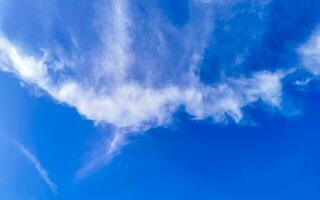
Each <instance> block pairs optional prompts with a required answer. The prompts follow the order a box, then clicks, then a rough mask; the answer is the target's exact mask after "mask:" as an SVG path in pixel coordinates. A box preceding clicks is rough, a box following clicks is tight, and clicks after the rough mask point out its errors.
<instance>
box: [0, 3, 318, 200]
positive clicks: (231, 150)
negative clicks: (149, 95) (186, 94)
mask: <svg viewBox="0 0 320 200" xmlns="http://www.w3.org/2000/svg"><path fill="white" fill-rule="evenodd" d="M106 2H107V3H106ZM108 2H109V3H108ZM110 2H113V3H110ZM114 2H116V0H114V1H112V0H110V1H100V0H95V1H92V2H91V1H90V2H88V1H84V0H80V1H77V0H69V1H62V0H58V1H49V0H48V1H40V0H32V1H28V2H26V1H23V0H14V1H11V0H3V2H1V1H0V12H1V13H0V65H2V66H5V65H7V63H9V64H8V65H12V66H14V65H15V62H13V61H11V62H7V60H8V58H6V55H7V54H6V53H4V52H6V50H4V49H5V48H4V47H2V46H1V45H3V44H2V41H1V39H2V37H6V38H7V39H8V40H10V41H11V42H12V44H14V45H17V46H19V47H20V48H19V49H20V50H21V52H22V51H25V52H27V53H25V54H26V55H28V56H30V55H35V57H39V56H40V57H41V55H42V54H43V53H44V52H45V51H44V49H49V51H51V52H52V57H50V60H49V61H47V62H48V63H50V64H52V63H54V64H55V63H58V62H64V61H66V60H67V59H66V58H67V57H71V58H72V59H70V60H67V61H66V65H67V66H68V67H70V68H66V69H65V71H64V69H63V70H61V69H59V68H57V69H56V68H49V70H48V71H49V73H52V74H53V75H52V77H54V80H55V81H54V83H56V82H59V81H60V80H62V79H64V78H65V77H67V78H66V80H72V78H73V77H72V76H74V77H76V78H75V79H76V80H83V82H81V83H82V84H83V85H84V84H85V83H88V82H90V81H91V79H89V78H88V77H89V75H88V76H87V74H89V73H88V72H90V71H93V72H94V73H97V71H96V68H94V67H93V66H94V65H95V64H97V63H98V62H100V61H101V60H102V58H101V57H103V56H104V55H106V54H108V53H110V52H111V51H112V50H114V51H115V52H116V53H114V54H112V52H111V54H112V56H111V59H112V57H117V56H119V57H120V58H121V59H120V61H119V60H117V61H116V62H115V63H116V64H119V63H121V60H124V59H126V58H127V57H126V56H125V55H126V53H127V52H126V51H125V53H123V51H121V50H118V49H117V48H116V47H114V48H111V50H110V49H108V50H107V51H106V53H102V54H99V52H101V51H103V50H101V49H103V47H101V45H100V44H104V43H107V44H109V43H110V44H113V43H112V42H114V41H116V42H118V43H116V44H119V46H120V47H121V48H127V47H123V46H121V45H122V44H123V43H125V42H128V41H130V40H126V41H125V42H122V41H120V42H119V41H118V40H117V39H118V37H117V31H120V32H121V31H122V28H123V27H124V26H125V25H123V24H126V23H129V22H127V21H125V20H123V19H122V18H121V16H122V15H121V14H118V15H114V16H113V15H112V16H111V17H110V16H109V15H107V14H106V15H104V13H108V12H111V10H112V7H113V6H114V7H117V6H122V5H120V4H121V3H120V4H116V3H114ZM118 2H122V3H123V4H125V3H124V2H131V1H125V0H119V1H118ZM104 4H107V6H106V9H101V5H104ZM109 4H110V5H111V6H110V5H109ZM128 4H129V3H128ZM135 6H136V7H135ZM319 10H320V1H316V0H305V1H301V0H300V1H299V0H270V1H261V2H260V1H245V0H230V1H225V2H221V3H219V1H214V0H213V1H205V0H203V1H200V0H198V1H196V0H188V1H187V0H176V1H170V0H158V1H157V0H154V1H145V0H136V1H132V2H131V3H130V5H129V6H127V10H125V9H124V11H123V10H121V11H123V12H136V13H134V14H132V16H134V17H133V18H134V19H139V20H141V26H146V27H147V28H146V30H148V31H146V32H145V33H144V34H145V35H143V36H141V38H145V40H148V41H144V40H141V41H140V39H141V38H140V36H139V34H137V32H134V31H135V30H134V29H133V28H132V27H133V26H134V25H135V23H137V24H138V22H135V21H134V20H132V22H130V23H131V25H130V26H129V28H128V30H126V31H127V32H130V31H131V32H130V33H132V34H129V35H130V36H132V38H131V39H132V40H138V42H137V44H139V42H141V48H142V47H144V46H146V47H149V46H148V44H149V43H150V44H158V45H157V46H155V47H154V49H153V48H150V49H148V51H151V50H155V52H156V53H154V54H153V53H150V54H148V53H145V52H144V49H140V51H137V52H139V53H140V52H141V55H140V54H139V55H137V58H138V59H137V58H136V59H137V60H139V59H141V60H143V61H139V62H137V63H139V64H141V63H142V64H145V66H143V67H144V68H143V67H142V68H141V67H139V70H141V69H142V72H143V70H144V69H145V71H148V69H149V68H148V64H150V63H151V64H154V63H156V64H157V65H156V66H157V67H159V66H160V67H161V66H162V65H165V64H168V65H170V66H164V67H167V68H166V69H165V70H164V71H160V70H159V76H160V74H161V72H166V70H168V71H170V73H171V71H173V72H172V74H174V72H175V71H176V73H177V74H174V75H173V76H174V77H171V78H172V79H170V80H169V81H168V82H169V83H170V86H171V85H175V80H176V79H177V77H178V79H179V72H180V71H188V70H189V69H187V68H186V69H185V68H183V67H184V66H183V64H181V65H180V63H187V62H182V61H181V62H180V61H179V59H182V60H186V59H188V56H185V55H188V54H187V53H188V52H189V50H190V49H191V48H194V49H196V50H197V52H201V53H202V56H201V58H202V59H201V62H199V63H198V65H199V66H198V67H199V69H198V71H197V75H198V76H199V82H200V83H201V84H202V85H206V86H208V87H209V86H215V85H216V84H221V83H222V84H223V83H228V81H230V79H228V78H229V77H232V78H233V79H238V78H239V80H243V79H240V78H244V77H250V76H251V75H252V74H254V73H256V72H259V71H263V72H265V71H268V72H270V73H273V72H278V71H281V72H282V71H287V70H288V71H290V69H294V70H291V71H290V73H291V72H292V71H294V72H293V73H291V74H290V75H288V76H287V75H286V77H285V78H283V79H282V80H281V82H280V83H281V86H282V93H281V104H280V106H278V107H277V106H274V107H273V106H272V105H271V106H270V105H268V103H265V102H264V100H263V97H264V96H263V95H262V97H260V98H258V99H257V100H256V101H254V102H249V103H243V104H244V105H241V111H242V114H243V115H242V118H241V120H240V121H237V120H235V119H234V118H233V116H232V115H231V114H230V113H228V112H227V111H228V108H227V111H225V114H223V116H225V119H224V120H222V121H221V120H220V121H219V120H216V119H215V118H214V116H211V117H204V118H203V119H201V120H198V119H195V118H196V117H195V116H194V115H192V113H191V112H189V111H188V107H187V105H181V106H179V107H178V108H177V109H176V111H175V112H173V113H172V116H171V115H170V117H168V118H169V119H170V120H169V121H170V123H163V124H160V125H159V126H156V125H154V124H153V123H150V124H149V126H147V127H148V128H143V129H142V128H141V129H139V130H138V131H136V130H135V131H132V132H134V134H129V136H128V137H127V138H126V141H125V142H123V145H121V146H120V147H119V149H117V152H116V153H114V155H112V157H111V158H110V159H108V161H105V162H103V163H102V164H101V163H99V165H98V166H97V167H96V168H94V170H92V171H91V172H90V173H89V174H88V175H86V176H85V177H82V178H78V177H77V172H79V169H81V167H83V166H86V163H90V161H91V160H93V159H94V158H92V157H95V156H97V157H99V156H100V155H95V154H94V153H95V152H100V151H101V147H102V149H104V147H103V145H105V141H106V140H108V139H110V138H111V136H112V135H113V134H114V132H115V130H117V123H118V124H119V122H117V123H116V122H113V121H112V122H108V121H107V122H108V123H101V122H99V123H98V121H97V120H95V119H91V118H90V117H88V116H89V115H87V114H86V113H85V111H83V112H81V114H79V113H80V111H79V110H81V109H82V108H79V107H80V106H78V105H77V104H75V105H72V103H69V102H68V101H67V100H64V99H62V98H61V97H60V96H58V95H56V96H54V95H52V94H53V92H52V91H50V89H48V88H49V87H47V86H43V85H41V84H42V83H40V84H39V83H38V82H37V81H38V79H36V80H37V81H34V80H32V79H30V80H27V79H25V77H23V76H22V75H21V74H19V73H17V70H10V69H9V70H7V68H1V66H0V199H1V200H55V199H57V200H105V199H110V200H135V199H137V200H180V199H181V200H198V199H199V200H213V199H214V200H278V199H279V200H286V199H290V200H303V199H307V200H313V199H314V200H316V199H320V156H319V155H320V145H319V143H320V123H319V122H320V120H319V119H320V103H319V102H320V81H319V78H318V76H319V74H316V73H314V74H312V73H313V72H311V71H308V70H306V69H305V68H304V66H303V62H302V60H301V55H300V54H299V52H298V50H297V49H299V47H300V46H301V45H303V44H304V43H305V42H306V41H308V40H309V39H310V38H311V35H312V34H313V33H314V32H315V30H316V29H317V27H319V25H320V12H319ZM202 12H203V13H205V12H208V13H210V14H208V15H206V16H205V17H208V18H209V19H207V18H205V17H204V16H202V15H201V13H202ZM103 17H105V18H108V20H107V22H108V23H109V21H112V22H114V21H115V22H117V23H122V24H121V25H120V26H117V25H116V23H111V24H112V25H109V24H107V25H106V27H104V26H103V23H102V22H103V20H101V18H103ZM122 17H123V16H122ZM121 20H122V21H121ZM192 20H193V21H196V22H197V23H196V25H194V24H192V23H189V22H190V21H192ZM168 24H170V26H169V25H168ZM190 24H191V25H190ZM199 24H200V25H201V24H205V25H204V26H205V27H202V26H200V25H199ZM138 25H139V24H138ZM211 26H212V30H211V29H210V30H211V32H210V33H209V36H208V38H207V40H205V41H206V45H205V47H202V46H201V45H199V46H200V47H198V46H197V45H193V44H195V43H200V41H203V38H202V35H201V34H195V36H193V35H194V34H193V31H194V32H197V31H196V30H195V29H197V28H199V29H200V28H203V29H204V31H203V32H205V31H207V30H209V28H208V27H211ZM142 28H143V27H142ZM142 28H141V30H143V29H142ZM157 28H158V29H157ZM207 28H208V29H207ZM100 29H103V30H102V31H101V30H100ZM141 30H140V29H139V31H141ZM112 31H114V32H115V34H113V32H112ZM161 31H163V35H161V34H158V33H160V32H161ZM188 31H189V32H188ZM111 32H112V33H111ZM185 32H188V34H186V35H187V36H186V37H185V38H187V39H185V40H181V41H180V40H179V41H177V42H176V43H174V42H175V40H178V39H179V38H181V37H182V36H184V35H183V33H185ZM121 33H122V32H121ZM139 33H143V31H142V32H139ZM153 33H157V34H154V35H152V34H153ZM108 34H110V35H112V34H113V35H112V37H111V39H106V40H104V37H106V38H108ZM101 35H102V36H101ZM118 35H120V36H122V35H121V34H118ZM200 35H201V36H200ZM319 35H320V34H318V36H319ZM173 36H174V37H173ZM319 37H320V36H319ZM166 39H167V41H166ZM318 39H319V38H318ZM149 40H150V41H149ZM151 40H152V41H151ZM168 41H169V42H168ZM170 41H171V42H173V43H174V44H177V46H175V45H170ZM319 41H320V39H319ZM166 42H167V43H166ZM128 43H129V42H128ZM135 44H136V43H135ZM115 46H117V45H115ZM194 46H196V47H194ZM152 47H153V46H152ZM6 48H9V47H8V45H7V46H6ZM135 48H139V45H138V46H137V47H135ZM189 48H190V49H189ZM200 48H203V51H201V50H199V49H200ZM198 50H199V51H198ZM162 51H165V52H162ZM317 51H320V43H319V44H318V46H317V49H315V50H314V52H317ZM97 54H99V56H97V57H94V56H95V55H97ZM169 54H170V55H169ZM314 54H316V53H314ZM8 55H9V54H8ZM155 55H159V56H158V57H159V58H164V59H172V60H173V61H172V62H171V60H165V61H164V60H161V61H158V59H157V58H158V57H157V56H155ZM181 55H183V56H181ZM317 55H318V56H320V52H318V54H317ZM161 56H163V57H161ZM9 57H10V56H9ZM56 58H59V59H58V61H57V62H55V61H53V60H55V59H56ZM94 58H96V59H94ZM108 58H109V57H108ZM130 58H131V57H130ZM10 59H11V58H10ZM148 59H150V62H149V60H148ZM318 59H319V60H318V61H319V62H318V64H320V57H319V58H318ZM132 62H133V63H135V62H136V60H134V61H132ZM70 63H73V64H70ZM74 63H75V64H74ZM102 63H103V64H105V63H107V64H108V62H107V61H106V62H103V61H102ZM159 63H160V64H159ZM172 63H174V65H172V66H171V64H172ZM177 63H179V65H178V64H177ZM18 64H19V63H18ZM18 64H16V65H18ZM113 64H114V63H113ZM135 64H136V63H135ZM73 65H75V66H73ZM22 67H28V66H27V65H26V66H22ZM75 67H79V68H75ZM315 67H319V66H315ZM17 69H18V68H17ZM112 69H115V68H112ZM152 69H153V68H152ZM155 69H156V67H155ZM133 71H134V70H133ZM105 72H106V73H110V71H107V70H106V71H105ZM117 72H118V71H116V72H115V73H114V74H116V76H118V74H117ZM157 72H158V71H157V70H155V71H148V73H146V74H143V76H141V77H146V76H148V75H150V76H151V75H152V76H151V77H156V76H157ZM60 73H64V74H62V75H60ZM139 73H141V72H140V71H139ZM120 76H121V75H119V77H120ZM110 77H112V75H110V76H107V78H105V79H103V80H100V79H99V81H100V82H99V81H97V82H98V84H97V83H96V82H94V83H93V82H92V83H91V85H94V84H97V85H99V84H100V85H99V89H101V84H105V83H106V82H108V81H110V82H111V81H113V79H112V78H110ZM151 79H152V78H151ZM157 79H159V80H161V79H162V77H157ZM181 79H182V77H181ZM121 81H122V80H121ZM139 81H141V80H139ZM148 81H150V80H148ZM148 81H145V82H143V83H147V82H148ZM151 81H152V80H151ZM165 81H167V80H163V82H165ZM115 82H116V81H115ZM141 82H142V81H141ZM139 83H140V82H139ZM237 83H238V82H237ZM107 84H108V87H109V86H112V85H111V83H110V85H109V83H107ZM112 84H113V83H112ZM249 84H255V81H252V82H250V83H249ZM249 84H247V85H245V86H246V87H247V90H249V89H250V88H251V87H250V85H249ZM57 85H59V84H57ZM158 85H161V84H158ZM239 85H240V84H239ZM265 85H268V83H265ZM152 87H153V85H152ZM262 88H263V86H262ZM156 89H158V88H156ZM155 91H158V92H161V91H160V89H159V90H155ZM50 92H51V93H50ZM225 92H227V91H225ZM222 93H223V92H222ZM219 94H220V93H219ZM235 94H238V93H235ZM239 94H241V93H239ZM245 94H246V93H245ZM220 95H221V94H220ZM239 96H240V97H239ZM239 96H236V95H235V96H232V97H233V99H236V100H238V99H241V98H244V97H243V96H245V95H243V96H241V95H239ZM82 97H83V98H85V95H83V96H82ZM218 97H219V95H217V98H218ZM59 98H60V99H59ZM92 98H93V99H91V100H92V104H94V100H95V99H94V96H93V97H92ZM125 98H126V97H121V98H118V99H117V100H118V101H120V102H122V100H123V99H125ZM153 100H154V101H157V100H158V99H157V98H154V99H153ZM227 100H228V99H226V100H225V101H227ZM124 101H125V100H124ZM192 101H194V102H195V101H196V100H195V99H192ZM148 102H149V101H148ZM213 102H217V103H222V104H223V103H224V101H213ZM239 102H242V101H240V100H239ZM124 104H125V103H124ZM228 105H230V104H228ZM122 106H124V107H125V105H123V104H122ZM134 106H135V107H134V108H137V110H138V109H139V108H141V110H142V111H141V112H143V109H144V107H140V106H139V105H134ZM148 106H149V105H145V107H148ZM231 106H232V105H231ZM168 107H169V106H168ZM211 107H214V104H213V105H211V106H210V107H206V109H207V110H209V109H210V108H211ZM130 108H131V107H130ZM165 108H166V107H165ZM92 109H95V107H93V108H92ZM90 111H91V110H90ZM157 111H158V112H159V113H161V110H157ZM110 112H111V113H112V111H110ZM98 113H99V112H98ZM112 114H113V113H112ZM115 115H116V114H115ZM138 115H139V116H140V111H139V110H138V111H137V117H138ZM159 115H160V114H159ZM123 118H124V119H123V120H126V119H127V118H126V117H125V116H124V117H123ZM112 119H113V118H112ZM110 121H111V120H110ZM145 123H147V122H145ZM139 128H140V127H139ZM119 129H120V128H119ZM125 130H129V129H125ZM128 132H130V131H128ZM24 149H25V150H27V151H28V152H29V153H30V154H31V156H30V154H28V153H26V152H25V151H24ZM96 149H98V150H97V151H95V150H96ZM100 157H101V156H100ZM102 157H103V156H102ZM33 158H35V159H36V161H35V160H33ZM37 164H38V165H37ZM39 166H40V167H39ZM41 171H42V172H41ZM43 171H45V173H47V175H48V178H49V181H48V180H46V175H44V173H43ZM50 181H52V182H53V183H54V184H55V185H56V186H57V191H55V190H54V189H53V188H52V187H51V186H50ZM48 182H49V183H48Z"/></svg>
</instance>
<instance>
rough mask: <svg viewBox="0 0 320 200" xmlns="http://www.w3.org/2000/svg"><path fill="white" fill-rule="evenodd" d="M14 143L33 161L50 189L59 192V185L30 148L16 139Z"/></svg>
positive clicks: (55, 192)
mask: <svg viewBox="0 0 320 200" xmlns="http://www.w3.org/2000/svg"><path fill="white" fill-rule="evenodd" d="M13 144H14V146H15V147H16V148H17V149H18V150H19V151H20V153H21V154H22V155H23V156H24V157H25V158H27V159H28V160H29V161H30V162H31V163H32V165H33V166H34V168H35V169H36V170H37V172H38V173H39V175H40V176H41V178H42V180H43V181H44V182H45V183H46V184H47V185H48V186H49V188H50V190H51V191H52V192H53V193H54V194H57V193H58V187H57V185H56V184H55V183H54V182H53V181H52V180H51V178H50V177H49V175H48V172H47V170H46V169H45V168H44V167H43V166H42V165H41V163H40V161H39V160H38V159H37V158H36V157H35V156H34V155H33V154H32V153H31V152H30V150H29V149H27V148H26V147H25V146H23V145H22V144H20V143H18V142H16V141H13Z"/></svg>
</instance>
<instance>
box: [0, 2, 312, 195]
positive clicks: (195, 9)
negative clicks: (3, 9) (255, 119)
mask: <svg viewBox="0 0 320 200" xmlns="http://www.w3.org/2000/svg"><path fill="white" fill-rule="evenodd" d="M214 2H215V1H207V0H201V1H200V0H191V1H189V19H188V22H187V23H186V24H184V25H183V26H182V27H181V26H176V25H174V24H173V23H171V22H170V21H169V20H168V19H167V17H166V16H165V15H164V14H163V13H162V12H161V11H160V10H159V9H157V8H154V6H153V5H152V3H147V2H144V3H145V5H144V6H145V7H146V8H147V9H145V11H144V12H143V14H142V13H139V12H133V11H135V10H137V9H138V8H137V6H135V4H133V3H130V1H127V0H111V1H107V2H103V5H101V6H100V7H102V8H103V9H101V10H99V11H100V12H99V14H97V16H99V19H97V20H96V21H95V23H96V24H97V25H96V26H97V27H99V28H98V31H97V32H98V34H99V36H100V45H98V46H97V47H96V48H95V50H94V52H93V53H92V52H88V55H84V57H85V58H86V59H88V60H90V62H88V63H93V64H92V66H88V67H86V69H85V70H80V69H79V68H77V66H72V67H70V66H68V65H73V64H72V63H70V62H68V63H67V64H66V63H59V62H49V60H52V58H50V50H52V49H46V50H45V51H44V54H43V56H38V55H35V54H33V53H30V51H28V49H26V48H22V47H21V45H19V44H18V43H15V42H13V41H10V40H9V39H8V38H7V37H6V36H5V35H3V34H2V35H1V34H0V70H2V71H5V72H8V73H11V74H14V75H15V76H16V77H17V78H18V79H20V80H22V81H23V82H25V83H27V84H30V85H32V86H33V87H37V88H39V89H41V90H42V91H43V92H45V93H47V94H48V95H49V96H51V97H52V98H53V99H54V100H56V101H57V102H59V103H63V104H67V105H69V106H71V107H73V108H75V109H77V111H78V112H79V113H80V114H81V115H83V116H85V117H86V118H87V119H89V120H92V121H94V122H95V123H96V124H108V125H110V126H112V127H113V128H114V130H115V131H114V137H113V140H111V141H110V142H108V143H107V145H106V146H107V148H106V149H105V151H104V152H103V153H102V155H100V157H99V156H95V157H94V158H91V161H89V162H88V163H87V164H86V165H85V166H84V167H82V168H81V169H80V170H79V172H78V176H79V177H80V178H81V177H85V176H86V175H87V174H89V173H90V172H91V171H93V170H95V169H96V167H97V166H100V165H102V164H103V163H105V162H106V161H108V160H110V158H111V157H112V156H113V155H114V154H115V153H116V152H117V151H118V150H119V149H120V147H121V146H122V145H123V144H124V143H125V142H126V140H125V138H126V136H127V135H128V134H136V133H138V132H144V131H146V130H147V129H150V128H154V127H159V126H166V125H168V124H170V123H171V121H172V116H173V114H174V113H175V112H176V111H177V110H178V109H179V108H181V107H182V108H184V110H185V111H186V112H187V113H188V114H189V115H190V116H191V117H192V118H193V119H195V120H202V119H206V118H210V119H212V120H213V121H215V122H226V121H228V120H229V119H232V120H233V121H234V122H235V123H241V120H242V119H243V118H244V117H245V113H244V111H243V108H244V107H246V106H248V105H250V104H252V103H255V102H257V101H261V102H263V103H265V104H266V105H268V106H270V107H272V108H278V109H281V104H282V96H283V95H282V94H283V89H282V88H283V86H282V79H283V78H284V77H285V76H286V74H287V73H288V72H281V71H275V72H274V71H273V72H271V71H255V72H252V73H250V74H246V75H239V76H230V77H225V78H224V79H223V80H222V81H220V82H218V83H215V84H206V83H204V82H202V81H201V78H200V77H199V68H200V67H201V63H202V61H203V57H204V52H205V51H206V48H207V46H208V43H209V41H210V38H211V37H212V35H214V34H213V29H214V25H213V22H214V21H213V18H212V16H213V14H212V13H213V12H214V6H215V5H216V3H214ZM140 9H141V8H140ZM199 22H201V23H199ZM73 37H74V36H73ZM307 46H310V45H307ZM53 51H54V50H53ZM302 52H304V54H306V55H308V56H309V57H310V56H313V55H314V53H313V51H310V50H307V48H303V49H302ZM79 60H81V59H80V58H79ZM314 60H317V59H314ZM57 63H59V66H56V65H57ZM77 64H78V63H77ZM74 65H76V64H74ZM306 65H308V63H307V64H306ZM310 65H311V64H310ZM68 67H70V68H69V69H68V70H71V71H72V73H71V74H73V75H75V76H72V75H70V73H69V74H68V73H65V74H64V71H63V69H64V68H68ZM58 68H59V70H57V69H58ZM309 68H310V67H309ZM57 74H58V75H59V76H57ZM79 77H81V78H79ZM18 147H19V149H20V151H21V152H23V154H24V155H25V156H26V157H28V158H29V160H31V161H32V162H33V163H34V165H35V166H36V168H37V169H38V171H39V173H40V174H41V175H42V176H43V178H44V180H45V181H46V182H47V183H48V185H49V186H50V187H51V189H52V190H53V191H54V188H55V184H54V183H53V182H52V181H50V179H49V177H48V175H47V173H46V172H45V170H43V168H42V167H41V165H40V163H39V162H38V161H37V160H36V159H35V157H34V156H33V155H32V154H31V153H30V152H29V151H28V150H27V149H25V148H24V147H23V146H21V145H18Z"/></svg>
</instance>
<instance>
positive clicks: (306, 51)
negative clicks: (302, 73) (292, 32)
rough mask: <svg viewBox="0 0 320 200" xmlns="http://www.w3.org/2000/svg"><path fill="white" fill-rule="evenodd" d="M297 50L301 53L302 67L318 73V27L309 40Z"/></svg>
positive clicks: (319, 43) (319, 46)
mask: <svg viewBox="0 0 320 200" xmlns="http://www.w3.org/2000/svg"><path fill="white" fill-rule="evenodd" d="M298 52H299V53H300V55H301V59H302V64H303V67H305V68H306V69H307V70H309V71H310V72H311V73H313V74H314V75H320V28H318V29H316V30H315V31H314V32H313V33H312V35H311V37H310V38H309V40H308V41H307V42H306V43H305V44H303V45H302V46H301V47H300V48H299V50H298Z"/></svg>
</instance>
